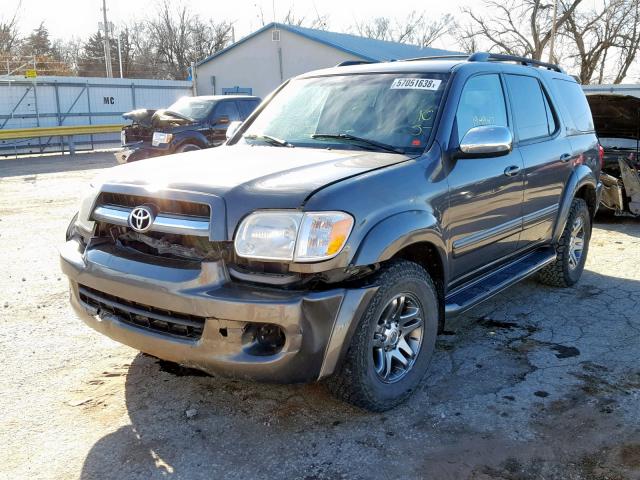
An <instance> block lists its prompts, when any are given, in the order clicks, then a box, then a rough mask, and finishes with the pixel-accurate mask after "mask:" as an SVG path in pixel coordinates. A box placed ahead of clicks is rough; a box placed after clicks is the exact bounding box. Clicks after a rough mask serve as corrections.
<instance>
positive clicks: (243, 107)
mask: <svg viewBox="0 0 640 480" xmlns="http://www.w3.org/2000/svg"><path fill="white" fill-rule="evenodd" d="M258 104H259V102H258V101H257V100H239V101H238V106H239V107H240V115H242V119H243V120H244V119H245V118H247V117H248V116H249V115H251V112H253V111H254V110H255V109H256V107H257V106H258Z"/></svg>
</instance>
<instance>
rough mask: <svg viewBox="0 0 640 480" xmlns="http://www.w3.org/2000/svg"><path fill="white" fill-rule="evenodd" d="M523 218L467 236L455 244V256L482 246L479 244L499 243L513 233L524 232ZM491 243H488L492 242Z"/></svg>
mask: <svg viewBox="0 0 640 480" xmlns="http://www.w3.org/2000/svg"><path fill="white" fill-rule="evenodd" d="M522 218H523V217H518V218H516V219H514V220H509V221H508V222H505V223H501V224H500V225H497V226H495V227H493V228H488V229H486V230H480V231H479V232H476V233H472V234H471V235H467V236H466V237H463V238H460V239H459V240H456V241H454V242H453V254H454V255H460V254H462V253H466V252H468V251H469V250H472V249H473V247H475V246H480V245H479V244H483V245H484V244H487V243H493V242H497V241H498V240H500V239H501V238H504V237H507V236H509V235H511V234H513V233H516V232H518V231H521V230H522ZM490 239H491V242H487V240H490Z"/></svg>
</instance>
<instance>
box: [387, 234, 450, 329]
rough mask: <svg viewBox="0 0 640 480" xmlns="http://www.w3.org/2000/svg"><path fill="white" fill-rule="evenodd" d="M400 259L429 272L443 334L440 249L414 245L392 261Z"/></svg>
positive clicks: (442, 278) (428, 244)
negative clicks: (434, 288)
mask: <svg viewBox="0 0 640 480" xmlns="http://www.w3.org/2000/svg"><path fill="white" fill-rule="evenodd" d="M399 258H401V259H403V260H408V261H410V262H414V263H417V264H418V265H420V266H421V267H422V268H424V269H425V270H426V271H427V272H429V275H430V276H431V279H432V280H433V283H434V284H435V286H436V290H437V293H438V304H439V309H440V312H439V319H438V325H439V331H440V332H442V331H443V330H444V265H443V263H442V258H441V257H440V254H439V253H438V249H437V248H436V247H435V245H433V244H432V243H429V242H420V243H414V244H411V245H408V246H406V247H404V248H403V249H402V250H400V251H398V252H397V253H396V254H395V255H394V256H393V257H392V259H399Z"/></svg>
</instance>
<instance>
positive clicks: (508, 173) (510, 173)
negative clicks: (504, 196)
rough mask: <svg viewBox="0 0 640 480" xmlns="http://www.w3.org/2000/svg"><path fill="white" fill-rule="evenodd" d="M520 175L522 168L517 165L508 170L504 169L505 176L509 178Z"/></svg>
mask: <svg viewBox="0 0 640 480" xmlns="http://www.w3.org/2000/svg"><path fill="white" fill-rule="evenodd" d="M518 173H520V167H519V166H517V165H511V166H509V167H507V168H505V169H504V174H505V175H506V176H507V177H513V176H514V175H517V174H518Z"/></svg>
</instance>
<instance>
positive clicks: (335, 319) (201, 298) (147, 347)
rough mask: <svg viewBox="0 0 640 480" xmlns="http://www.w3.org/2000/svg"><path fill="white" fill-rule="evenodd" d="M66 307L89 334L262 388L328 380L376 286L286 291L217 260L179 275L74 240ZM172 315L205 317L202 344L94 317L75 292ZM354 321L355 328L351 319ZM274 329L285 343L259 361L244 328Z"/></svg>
mask: <svg viewBox="0 0 640 480" xmlns="http://www.w3.org/2000/svg"><path fill="white" fill-rule="evenodd" d="M60 254H61V266H62V270H63V272H64V273H65V274H66V275H67V276H68V277H69V281H70V287H71V304H72V306H73V308H74V309H75V311H76V313H77V314H78V315H79V316H80V318H81V319H82V320H83V321H84V322H85V323H86V324H87V325H89V326H90V327H92V328H94V329H95V330H97V331H99V332H101V333H103V334H104V335H106V336H108V337H110V338H112V339H113V340H116V341H118V342H120V343H123V344H125V345H129V346H131V347H133V348H135V349H137V350H140V351H142V352H145V353H148V354H151V355H154V356H156V357H159V358H162V359H165V360H170V361H174V362H177V363H180V364H183V365H186V366H190V367H193V368H197V369H200V370H203V371H206V372H209V373H212V374H220V375H225V376H233V377H238V378H246V379H252V380H259V381H272V382H278V383H296V382H308V381H313V380H318V379H320V378H323V377H326V376H328V375H330V374H331V373H333V372H334V370H335V368H336V366H337V365H338V364H339V362H340V360H341V358H342V357H343V355H344V354H345V353H346V348H347V346H348V343H349V341H350V338H351V334H352V333H353V330H354V328H355V324H356V323H357V319H358V318H360V315H361V314H362V311H363V310H364V308H366V305H367V304H368V303H369V300H370V298H371V296H372V295H373V294H374V293H375V290H376V288H375V287H370V288H363V289H344V288H337V289H332V290H326V291H314V292H310V291H284V290H278V289H269V288H263V287H257V286H250V285H245V284H239V283H234V282H231V281H229V279H228V275H227V273H226V269H225V267H224V265H223V264H222V262H210V263H202V264H200V266H198V267H197V268H180V267H178V266H176V265H172V264H171V262H170V261H163V262H161V263H149V259H148V257H147V258H144V257H143V256H141V255H135V254H128V253H127V254H123V253H122V252H118V251H116V250H115V247H112V246H97V247H93V248H88V249H87V250H86V251H84V252H83V251H82V248H81V246H80V244H79V243H78V242H77V241H76V240H74V239H72V240H70V241H68V242H67V243H66V244H65V245H64V246H63V248H62V249H61V252H60ZM81 287H88V288H90V289H92V290H93V291H98V292H103V293H104V294H106V295H109V296H113V297H118V298H121V299H124V300H128V301H132V302H137V303H139V304H141V305H146V306H152V307H154V308H156V309H164V310H166V311H170V312H179V313H181V314H188V315H193V316H197V317H204V319H205V320H204V328H203V331H202V335H201V337H200V338H198V339H186V338H178V337H174V336H170V335H167V334H165V333H161V332H156V331H152V330H148V329H145V328H142V327H139V326H135V325H132V324H131V323H127V322H126V321H124V320H123V319H122V318H119V317H118V316H117V315H112V314H106V313H104V312H96V309H95V308H92V307H91V306H90V305H88V304H86V303H85V302H84V301H83V300H82V299H81V296H80V288H81ZM354 320H355V321H354ZM264 323H268V324H274V325H277V326H279V327H280V328H281V329H282V331H284V333H285V343H284V346H283V347H282V349H281V350H280V351H278V352H277V353H275V354H272V355H255V354H252V353H251V351H250V350H249V349H248V348H247V345H246V343H243V342H244V337H243V333H244V332H245V331H246V329H247V326H248V325H255V324H264Z"/></svg>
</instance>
